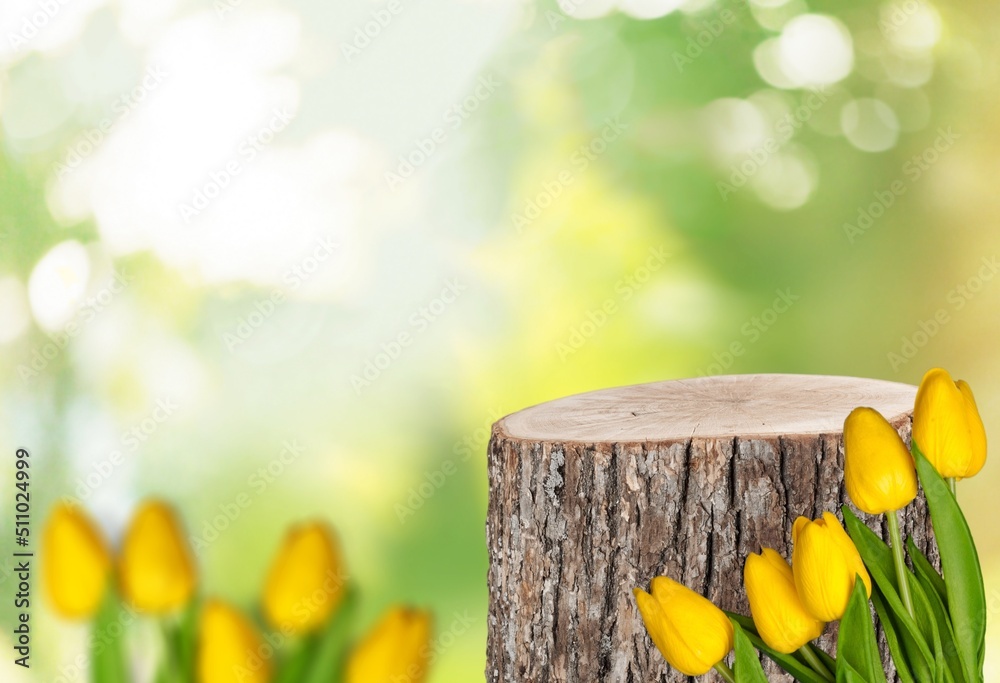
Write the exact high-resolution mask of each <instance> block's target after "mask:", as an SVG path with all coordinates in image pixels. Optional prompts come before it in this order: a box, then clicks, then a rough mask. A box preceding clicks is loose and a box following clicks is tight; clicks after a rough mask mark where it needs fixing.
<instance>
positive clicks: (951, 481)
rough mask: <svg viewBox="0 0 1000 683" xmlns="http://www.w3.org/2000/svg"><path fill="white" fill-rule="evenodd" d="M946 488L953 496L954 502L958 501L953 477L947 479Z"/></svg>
mask: <svg viewBox="0 0 1000 683" xmlns="http://www.w3.org/2000/svg"><path fill="white" fill-rule="evenodd" d="M948 488H950V489H951V495H953V496H955V500H958V480H957V479H955V477H948Z"/></svg>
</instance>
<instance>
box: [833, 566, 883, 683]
mask: <svg viewBox="0 0 1000 683" xmlns="http://www.w3.org/2000/svg"><path fill="white" fill-rule="evenodd" d="M837 665H838V666H837V680H838V681H839V680H841V669H842V668H843V670H844V671H846V672H850V671H852V670H853V671H856V672H857V673H859V674H860V675H861V676H862V679H861V680H864V681H867V683H886V680H885V671H884V670H883V669H882V656H881V655H880V654H879V649H878V643H877V642H876V640H875V624H873V623H872V614H871V610H870V609H869V607H868V594H867V592H866V589H865V584H864V582H863V581H862V580H861V577H860V576H858V577H857V578H856V580H855V581H854V590H853V591H851V599H850V600H849V601H848V603H847V611H846V612H844V616H843V618H842V619H841V620H840V633H839V634H838V635H837Z"/></svg>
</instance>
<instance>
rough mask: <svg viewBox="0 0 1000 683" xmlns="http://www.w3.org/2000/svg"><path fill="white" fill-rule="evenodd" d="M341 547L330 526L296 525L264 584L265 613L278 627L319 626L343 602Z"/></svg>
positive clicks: (305, 628) (291, 629)
mask: <svg viewBox="0 0 1000 683" xmlns="http://www.w3.org/2000/svg"><path fill="white" fill-rule="evenodd" d="M346 583H347V582H346V579H345V577H344V569H343V561H342V560H341V552H340V546H339V544H338V543H337V540H336V538H335V537H334V535H333V532H332V531H331V530H330V528H329V527H328V526H327V525H326V524H323V523H320V522H313V523H309V524H302V525H298V526H295V527H292V528H291V529H290V530H289V531H288V534H287V535H286V536H285V540H284V543H283V544H282V546H281V549H280V550H279V551H278V554H277V556H276V557H275V558H274V563H273V564H272V565H271V570H270V573H269V574H268V576H267V582H266V584H265V586H264V596H263V603H264V605H263V606H264V614H265V615H266V616H267V619H268V621H269V622H270V624H271V625H272V626H274V627H275V628H280V629H283V630H287V631H289V632H291V633H295V634H303V633H308V632H310V631H313V630H315V629H317V628H319V627H320V626H321V625H322V624H324V623H326V621H327V619H329V617H330V615H331V614H333V612H334V610H336V608H337V607H338V606H339V605H340V602H341V600H342V599H343V597H344V590H345V588H346Z"/></svg>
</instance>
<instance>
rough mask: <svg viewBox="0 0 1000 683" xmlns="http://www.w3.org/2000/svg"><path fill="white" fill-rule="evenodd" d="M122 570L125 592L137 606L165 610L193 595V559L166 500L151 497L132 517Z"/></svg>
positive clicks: (128, 598)
mask: <svg viewBox="0 0 1000 683" xmlns="http://www.w3.org/2000/svg"><path fill="white" fill-rule="evenodd" d="M119 574H120V580H121V588H122V594H123V595H124V596H125V598H126V599H127V600H129V601H130V602H132V604H133V605H135V608H136V609H137V610H140V611H143V612H151V613H153V614H162V613H165V612H170V611H173V610H175V609H178V608H180V607H182V606H184V605H185V604H186V603H187V602H188V601H189V600H190V599H191V595H192V594H193V593H194V589H195V566H194V559H193V558H192V557H191V552H190V550H189V548H188V546H187V543H185V541H184V533H183V531H182V529H181V525H180V523H179V522H178V520H177V518H176V517H175V516H174V513H173V510H171V508H170V507H169V506H168V505H167V504H166V503H163V502H160V501H156V500H153V501H149V502H147V503H145V504H143V505H142V506H141V507H140V508H139V510H138V512H136V514H135V516H134V517H133V518H132V523H131V524H130V525H129V528H128V531H126V532H125V541H124V543H123V544H122V553H121V559H120V569H119Z"/></svg>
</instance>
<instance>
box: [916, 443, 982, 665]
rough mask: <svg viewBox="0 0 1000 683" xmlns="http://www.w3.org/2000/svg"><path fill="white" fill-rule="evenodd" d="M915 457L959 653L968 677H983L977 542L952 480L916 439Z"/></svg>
mask: <svg viewBox="0 0 1000 683" xmlns="http://www.w3.org/2000/svg"><path fill="white" fill-rule="evenodd" d="M913 459H914V461H915V462H916V463H917V476H919V477H920V484H921V486H922V487H923V489H924V495H925V497H926V498H927V507H928V508H929V509H930V513H931V523H932V524H933V526H934V538H935V540H936V541H937V545H938V549H939V550H940V551H941V566H942V568H943V569H944V582H945V588H946V593H947V596H948V599H947V605H948V614H949V616H950V617H951V623H952V624H954V625H955V628H956V633H955V636H956V642H957V644H958V650H959V652H958V654H959V656H960V658H961V660H962V665H963V668H964V669H965V673H966V679H967V680H971V681H981V680H983V667H982V661H983V657H984V656H985V654H984V653H985V649H986V589H985V588H984V586H983V573H982V569H981V568H980V566H979V554H978V553H977V552H976V544H975V542H974V541H973V540H972V532H971V531H970V530H969V524H968V523H967V522H966V521H965V515H963V514H962V509H961V508H960V507H959V505H958V501H957V500H955V497H954V496H953V495H952V494H951V491H950V490H949V488H948V484H947V483H946V482H945V480H944V479H942V478H941V475H940V474H938V472H937V470H935V469H934V466H933V465H931V463H930V462H929V461H928V460H927V458H925V457H924V455H923V453H921V452H920V449H919V448H918V447H917V444H916V443H914V444H913Z"/></svg>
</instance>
